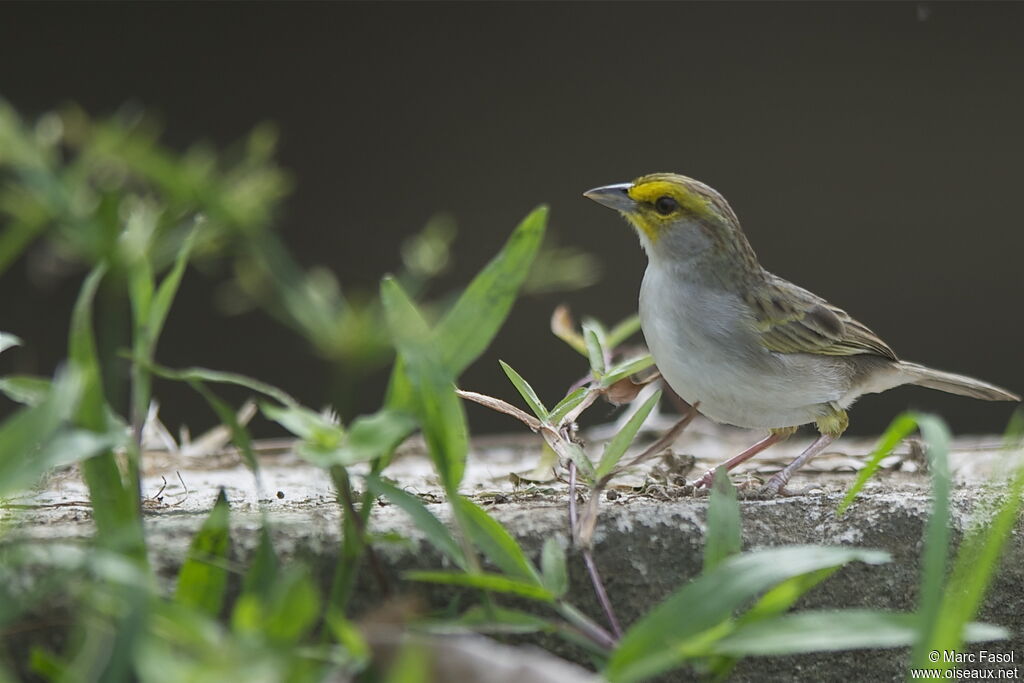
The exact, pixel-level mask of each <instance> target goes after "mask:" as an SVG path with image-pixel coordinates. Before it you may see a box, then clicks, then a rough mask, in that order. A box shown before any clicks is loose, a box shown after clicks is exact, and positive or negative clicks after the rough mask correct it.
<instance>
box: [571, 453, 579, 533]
mask: <svg viewBox="0 0 1024 683" xmlns="http://www.w3.org/2000/svg"><path fill="white" fill-rule="evenodd" d="M576 522H577V517H576V463H575V462H573V461H572V460H570V461H569V531H571V532H572V541H573V543H576V542H577V540H578V539H577V538H576Z"/></svg>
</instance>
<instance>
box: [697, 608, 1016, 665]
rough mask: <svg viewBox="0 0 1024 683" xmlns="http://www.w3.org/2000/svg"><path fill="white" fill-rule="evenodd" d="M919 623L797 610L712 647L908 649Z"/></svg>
mask: <svg viewBox="0 0 1024 683" xmlns="http://www.w3.org/2000/svg"><path fill="white" fill-rule="evenodd" d="M918 621H919V620H918V617H917V615H914V614H906V613H894V612H884V611H877V610H868V609H846V610H821V611H805V612H797V613H795V614H786V615H782V616H778V617H775V618H772V619H766V620H763V621H758V622H755V623H752V624H749V625H744V626H740V627H739V628H737V629H736V630H735V631H733V632H732V633H731V634H729V635H727V636H725V637H724V638H722V639H721V640H718V641H717V642H715V643H714V644H713V645H712V646H711V651H712V652H715V653H718V654H727V655H731V656H736V657H745V656H750V655H754V656H768V655H792V654H801V653H805V652H833V651H837V650H863V649H867V648H891V647H907V646H909V645H912V644H913V643H914V641H915V639H916V636H917V630H918ZM1008 637H1009V632H1008V631H1007V630H1006V629H1003V628H1000V627H998V626H990V625H988V624H970V625H969V628H968V639H969V640H971V641H974V642H977V641H985V640H998V639H1003V638H1008ZM931 666H932V667H934V666H935V665H934V664H932V665H931Z"/></svg>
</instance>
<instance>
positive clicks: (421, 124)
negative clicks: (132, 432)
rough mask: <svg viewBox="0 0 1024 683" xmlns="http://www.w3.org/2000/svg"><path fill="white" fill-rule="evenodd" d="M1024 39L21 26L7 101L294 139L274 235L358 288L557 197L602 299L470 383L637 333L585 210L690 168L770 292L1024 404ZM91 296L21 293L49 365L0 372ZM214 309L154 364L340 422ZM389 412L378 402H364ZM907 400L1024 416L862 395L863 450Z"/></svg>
mask: <svg viewBox="0 0 1024 683" xmlns="http://www.w3.org/2000/svg"><path fill="white" fill-rule="evenodd" d="M1022 35H1024V5H1021V4H1008V3H1001V4H980V3H974V4H953V3H935V4H928V5H922V4H914V3H884V4H883V3H870V4H835V3H829V4H811V3H794V4H774V3H756V4H742V3H722V4H683V3H678V4H667V3H652V4H647V3H640V2H631V3H599V4H598V3H562V4H543V3H521V4H502V3H458V4H439V3H426V2H424V3H414V4H404V3H380V4H355V3H346V4H324V3H317V4H298V3H289V4H270V3H260V4H245V3H230V4H207V3H187V4H175V5H164V4H154V3H138V4H131V5H122V4H110V3H103V4H84V3H79V4H71V5H65V4H54V3H38V4H20V3H19V4H15V3H3V4H2V5H0V95H2V96H3V97H5V98H6V99H8V100H9V101H10V102H11V103H12V104H13V105H14V106H15V107H16V108H17V109H18V110H19V111H20V112H21V113H22V114H23V115H25V116H30V117H31V116H34V115H36V114H38V113H41V112H43V111H47V110H50V109H52V108H54V107H56V106H58V105H60V104H62V103H64V102H68V101H73V102H77V103H79V104H80V105H82V106H83V107H84V108H85V109H86V110H88V111H89V112H91V113H93V114H97V115H99V114H104V113H110V112H112V111H114V110H115V109H116V108H117V107H118V106H119V105H121V104H123V103H124V102H126V101H129V100H131V101H134V102H138V103H140V104H142V105H144V106H146V107H147V108H151V109H152V110H154V111H156V112H157V113H159V115H160V117H161V118H162V120H163V121H164V122H165V130H166V133H165V139H166V140H167V141H168V142H170V143H171V144H173V145H176V146H181V147H184V146H185V145H187V144H189V143H191V142H194V141H196V140H200V139H205V140H210V141H213V142H215V143H216V144H218V145H222V144H227V143H230V142H232V141H235V140H238V139H240V138H242V137H243V136H244V135H245V134H246V133H247V132H248V131H249V130H250V129H251V128H252V127H253V126H254V125H255V124H257V123H260V122H262V121H267V120H270V121H273V122H276V123H277V124H279V126H280V129H281V131H282V145H281V148H280V154H279V158H280V160H281V163H282V164H283V165H284V166H285V167H287V168H288V169H290V171H291V172H292V174H293V177H294V179H295V181H296V190H295V192H294V193H293V194H292V196H291V198H290V199H289V201H288V202H287V204H286V207H285V213H284V215H283V216H282V218H281V221H280V229H281V231H282V234H283V236H284V238H285V240H286V241H287V243H288V244H289V245H290V246H291V247H292V248H293V249H294V251H295V252H296V253H297V255H298V257H299V258H300V260H301V261H302V262H303V263H305V264H307V265H313V264H318V263H319V264H323V265H326V266H328V267H330V268H332V269H333V270H334V271H335V272H337V273H338V275H339V278H340V279H341V281H342V284H343V285H344V286H346V287H349V288H353V287H365V288H367V289H373V288H375V287H376V283H377V281H378V279H379V277H380V275H381V274H383V273H384V272H387V271H388V270H390V269H393V268H395V267H396V265H397V254H398V244H399V242H400V241H401V239H402V238H403V237H404V236H405V235H408V234H410V233H411V232H414V231H415V230H417V229H419V228H420V227H421V226H422V225H423V223H424V222H425V221H426V220H427V219H428V218H429V217H430V216H431V215H433V214H434V213H435V212H438V211H449V212H451V213H452V214H454V215H455V217H456V218H457V220H458V222H459V226H460V230H459V237H458V240H457V242H456V245H455V257H456V259H457V265H456V267H455V269H454V270H453V271H452V272H451V273H450V274H449V275H448V276H446V278H445V280H444V282H443V283H442V284H443V285H445V284H446V285H448V286H455V285H457V284H459V283H462V282H464V281H465V280H466V279H467V278H468V277H469V276H470V275H471V274H472V273H473V272H474V271H475V270H476V269H477V268H478V267H479V266H480V265H481V264H482V263H483V262H484V260H486V259H487V258H489V257H490V256H491V255H492V254H493V253H494V252H495V251H496V249H497V248H498V246H499V244H500V243H501V242H502V241H503V240H504V238H505V237H506V235H507V234H508V232H509V231H510V230H511V228H512V227H513V226H514V224H515V223H516V222H517V221H518V220H519V219H520V218H521V217H522V216H523V215H525V213H526V212H527V211H528V210H529V209H530V208H532V207H533V206H534V205H536V204H537V203H539V202H548V203H550V205H551V207H552V227H553V229H554V230H555V231H556V232H557V234H558V235H559V237H560V240H561V242H563V243H567V244H572V245H576V246H580V247H583V248H585V249H587V250H589V251H591V252H593V253H594V254H596V255H598V256H599V257H600V258H601V260H602V261H603V263H604V272H605V275H604V277H603V279H602V280H601V281H600V282H599V283H598V284H597V285H595V286H593V287H591V288H589V289H587V290H584V291H580V292H573V293H568V294H565V295H560V296H548V297H537V298H529V299H525V300H523V301H521V302H520V303H519V304H518V305H517V307H516V309H515V311H514V313H513V315H512V317H511V319H510V320H509V322H508V324H507V325H506V327H505V329H504V330H503V331H502V333H501V335H500V336H499V338H498V340H497V341H496V343H495V344H494V346H493V347H492V349H491V350H490V351H489V352H488V354H486V356H485V357H484V358H482V359H481V360H480V361H479V362H478V363H477V364H476V365H475V366H474V367H473V368H471V369H470V371H469V372H467V373H466V375H465V376H464V378H463V385H464V386H466V387H467V388H473V389H477V390H481V391H486V392H493V393H496V394H498V395H500V396H504V397H511V396H513V395H514V393H513V390H512V389H511V387H510V385H508V383H507V381H506V380H505V378H504V376H503V375H502V374H501V372H500V370H499V369H498V367H497V363H496V359H497V358H499V357H501V358H503V359H505V360H507V361H508V362H510V363H511V364H512V365H513V366H515V367H516V368H517V369H519V370H520V372H522V374H523V375H524V376H526V377H527V378H528V379H530V380H531V381H533V382H534V384H535V385H536V386H537V388H538V390H539V391H540V393H541V395H542V396H544V397H555V395H556V394H559V392H560V391H562V390H563V389H564V388H565V386H567V385H568V384H569V383H570V382H571V381H573V380H575V379H576V378H577V375H578V374H579V372H580V371H582V365H581V364H580V363H579V361H578V360H577V358H576V357H575V354H574V353H573V352H572V351H570V350H568V349H567V348H566V347H564V346H563V345H562V344H561V343H560V342H557V341H556V340H554V338H553V337H551V336H550V334H549V333H548V332H547V320H548V316H549V314H550V311H551V309H552V308H553V306H554V305H555V304H556V303H558V302H559V301H563V300H564V301H566V302H568V303H570V304H571V306H572V307H573V309H574V310H575V311H576V312H579V313H589V314H593V315H596V316H598V317H600V318H602V319H604V320H606V321H612V320H617V319H619V318H621V317H623V316H625V315H627V314H629V313H631V312H632V311H634V310H635V306H636V294H637V289H638V286H639V282H640V278H641V275H642V272H643V267H644V258H643V255H642V253H641V251H640V250H639V248H638V246H637V240H636V237H635V236H634V235H632V234H631V233H630V231H629V229H628V228H627V227H626V226H625V225H624V224H623V223H622V222H621V221H620V220H619V219H618V218H617V217H616V216H615V215H614V214H612V213H611V212H609V211H607V210H606V209H601V208H599V207H597V206H595V205H593V204H591V203H590V202H587V201H586V200H584V199H582V198H581V197H580V192H581V191H583V190H585V189H587V188H589V187H592V186H594V185H598V184H604V183H609V182H616V181H624V180H629V179H631V178H633V177H635V176H637V175H640V174H643V173H646V172H651V171H661V170H673V171H678V172H681V173H685V174H687V175H691V176H694V177H696V178H699V179H701V180H703V181H705V182H707V183H709V184H710V185H712V186H713V187H715V188H717V189H719V190H720V191H721V192H723V194H725V196H726V197H728V198H729V200H730V201H731V203H732V205H733V207H734V208H735V209H736V211H737V213H738V214H739V216H740V218H741V220H742V221H743V223H744V226H745V228H746V230H747V233H748V235H749V236H750V239H751V242H752V243H753V245H754V247H755V249H756V250H757V251H758V253H759V255H760V256H761V259H762V261H763V263H764V264H765V265H766V266H767V267H768V268H769V269H771V270H773V271H775V272H777V273H779V274H781V275H783V276H784V277H787V278H789V279H791V280H794V281H795V282H797V283H798V284H801V285H803V286H805V287H808V288H809V289H811V290H813V291H815V292H817V293H819V294H821V295H822V296H825V297H826V298H828V299H830V300H831V301H833V302H834V303H836V304H838V305H840V306H843V307H844V308H846V309H847V310H849V311H850V312H851V313H852V314H853V315H855V316H856V317H858V318H860V319H861V320H863V321H864V322H866V323H867V324H868V325H870V326H871V327H872V328H874V329H875V331H876V332H878V333H879V334H880V335H882V336H883V337H884V338H885V339H886V340H887V341H888V342H889V343H890V344H891V345H892V346H893V348H894V349H895V350H896V351H897V353H899V354H900V355H901V356H903V357H905V358H908V359H912V360H915V361H919V362H923V363H927V364H930V365H934V366H936V367H939V368H943V369H949V370H956V371H960V372H964V373H969V374H973V375H976V376H979V377H982V378H985V379H988V380H991V381H993V382H997V383H1000V384H1003V385H1005V386H1007V387H1009V388H1011V389H1015V390H1016V391H1018V392H1020V391H1022V390H1024V365H1022V363H1021V361H1020V353H1021V348H1022V341H1024V322H1022V316H1021V309H1022V306H1021V299H1022V297H1021V291H1022V287H1021V279H1020V277H1019V271H1020V256H1021V247H1022V246H1024V236H1022V227H1024V220H1022V218H1021V208H1020V203H1019V200H1020V197H1021V195H1022V189H1021V188H1022V179H1024V173H1022V171H1021V160H1022V159H1024V135H1022V132H1021V125H1022V121H1024V89H1022V83H1024V39H1022V38H1021V36H1022ZM76 286H77V282H69V283H67V286H62V287H58V288H56V289H50V290H39V289H34V288H32V287H30V286H29V285H28V284H27V283H26V280H25V273H24V269H23V268H14V269H12V270H11V271H9V272H8V273H6V274H5V275H4V276H3V278H0V329H4V330H7V331H11V332H14V333H16V334H18V335H20V336H21V337H23V338H24V339H25V340H26V342H27V343H28V345H29V348H28V349H22V350H18V351H12V352H9V353H7V354H5V355H4V357H3V359H2V365H0V374H2V372H6V371H11V370H15V369H16V370H18V371H33V372H40V373H46V374H48V373H49V372H51V371H52V368H53V366H54V364H55V363H56V362H57V360H58V359H59V358H60V357H61V356H62V353H63V343H64V335H65V334H66V321H67V319H68V312H69V310H70V305H71V301H72V296H73V293H74V290H75V287H76ZM210 287H211V283H210V282H209V281H207V280H205V279H204V276H202V275H199V274H195V273H193V274H192V275H190V277H189V278H187V279H186V283H185V287H184V289H183V292H182V298H181V299H180V300H179V302H178V303H177V304H176V308H175V310H174V311H173V312H172V316H171V319H170V321H169V326H168V329H167V332H166V334H165V337H164V341H163V343H162V345H161V348H160V352H159V358H160V359H161V360H162V361H163V362H165V363H167V364H170V365H186V364H200V365H206V366H209V367H215V368H221V369H230V370H236V371H240V372H245V373H249V374H253V375H256V376H259V377H261V378H263V379H265V380H267V381H269V382H272V383H275V384H278V385H280V386H282V387H283V388H285V389H287V390H289V391H291V392H293V393H294V394H296V395H297V396H299V397H300V398H302V399H304V400H305V401H308V402H310V403H312V404H314V405H316V404H317V402H319V401H322V400H323V399H324V391H325V387H324V380H323V376H324V372H323V365H322V364H321V363H320V361H318V360H317V359H316V358H315V357H314V356H313V355H312V354H311V353H310V352H309V349H308V348H307V346H306V345H305V343H304V342H302V341H301V340H300V339H299V338H298V337H297V336H295V335H294V334H292V333H290V332H288V331H287V330H285V329H283V328H281V327H280V326H278V325H276V324H275V323H273V322H271V321H270V320H269V319H268V318H267V317H266V316H264V315H262V314H260V313H252V314H247V315H244V316H241V317H236V318H223V317H221V316H220V314H219V313H218V312H217V311H216V310H215V307H214V305H213V303H212V302H211V297H210V296H209V292H210ZM443 288H444V287H442V288H441V289H443ZM382 376H383V375H382ZM157 390H158V394H162V395H163V396H164V404H165V408H164V414H165V416H166V417H168V418H169V421H170V422H171V423H172V424H173V423H175V422H176V421H179V420H186V421H189V422H190V423H192V424H193V428H194V429H195V428H196V427H197V426H204V423H206V424H208V423H209V422H210V421H211V420H210V418H209V416H208V414H207V412H206V410H205V408H204V407H203V406H201V405H199V404H198V402H197V401H196V399H195V398H194V395H191V394H188V393H187V392H181V391H178V390H176V389H172V388H167V387H166V385H160V386H158V388H157ZM380 393H381V387H380V386H376V385H374V386H367V387H366V393H365V396H364V400H363V406H364V407H365V408H367V409H370V408H372V407H374V406H375V404H376V402H377V401H378V400H379V396H380ZM908 406H910V407H917V408H922V409H927V410H931V411H938V412H941V413H942V414H943V415H944V416H945V417H947V419H950V420H951V422H952V424H953V427H954V429H956V430H957V431H976V432H981V431H996V430H1000V429H1001V428H1002V427H1003V426H1004V424H1005V421H1006V419H1007V417H1008V416H1009V413H1010V410H1011V407H1010V405H1009V404H989V403H983V402H977V401H971V400H969V399H961V398H956V397H947V396H945V395H943V394H940V393H937V392H929V391H927V390H924V389H917V388H905V389H899V390H896V391H893V392H890V393H888V394H886V395H884V396H879V397H868V398H866V399H864V400H863V402H862V404H861V405H859V406H858V408H857V410H855V411H854V413H853V423H852V430H853V431H855V432H861V433H865V432H870V431H875V430H878V429H880V428H882V427H883V426H884V425H885V424H886V423H887V422H888V420H889V419H891V418H892V417H893V416H894V415H895V414H896V413H897V412H899V411H900V410H902V409H904V408H906V407H908ZM469 413H470V415H471V417H472V419H473V421H474V424H475V426H476V427H477V428H478V429H481V430H484V429H514V428H515V425H514V424H513V423H512V422H510V421H508V420H506V419H503V418H501V417H500V416H490V415H487V414H486V412H485V411H484V410H483V409H477V408H470V409H469Z"/></svg>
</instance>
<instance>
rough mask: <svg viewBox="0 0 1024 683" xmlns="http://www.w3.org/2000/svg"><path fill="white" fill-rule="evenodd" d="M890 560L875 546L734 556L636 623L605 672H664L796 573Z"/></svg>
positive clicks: (625, 676) (628, 676) (640, 675)
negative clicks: (708, 634)
mask: <svg viewBox="0 0 1024 683" xmlns="http://www.w3.org/2000/svg"><path fill="white" fill-rule="evenodd" d="M889 559H890V558H889V555H888V553H885V552H881V551H877V550H864V549H860V548H841V547H826V546H787V547H782V548H770V549H767V550H760V551H755V552H749V553H744V554H742V555H736V556H733V557H730V558H729V559H727V560H725V561H724V562H722V563H721V564H720V565H719V566H718V567H717V568H715V569H714V570H713V571H710V572H707V573H705V574H702V575H701V576H699V577H697V578H696V579H694V580H693V581H691V582H689V583H687V584H686V585H685V586H683V587H682V588H681V589H679V590H678V591H676V592H675V593H673V594H672V595H671V596H670V597H669V598H668V599H667V600H665V601H664V602H662V603H661V604H660V605H658V606H657V607H655V608H654V609H653V610H651V611H650V612H649V613H648V614H647V615H646V616H645V617H643V618H641V619H640V620H639V621H638V622H636V623H635V624H634V625H633V626H632V627H631V628H630V629H629V631H627V632H626V634H625V636H624V637H623V638H622V640H621V641H620V643H619V646H618V647H617V648H616V650H615V652H613V653H612V656H611V658H610V659H609V661H608V666H607V668H606V670H605V672H604V673H605V676H606V677H607V678H608V679H609V680H610V681H612V682H613V683H622V682H625V681H638V680H642V679H645V678H649V677H652V676H654V675H656V674H658V673H661V672H663V671H666V670H667V669H669V668H671V667H673V666H675V665H677V664H679V663H680V662H682V661H684V660H685V659H686V658H687V657H689V656H690V655H691V653H690V652H688V648H689V647H692V646H693V645H695V644H697V643H698V641H700V638H701V636H702V634H704V633H705V632H706V631H708V630H709V629H711V628H714V627H718V626H719V625H721V624H722V623H723V622H724V621H726V620H727V619H729V618H730V616H731V615H732V613H733V611H734V610H736V609H737V608H739V607H740V606H742V605H743V604H745V603H746V602H748V601H749V600H750V599H751V598H753V597H754V596H756V595H758V594H759V593H763V592H764V591H766V590H768V589H769V588H771V587H772V586H774V585H776V584H778V583H780V582H782V581H785V580H787V579H790V578H792V577H794V576H799V575H801V574H806V573H808V572H814V571H818V570H821V569H825V568H827V567H835V566H839V565H843V564H846V563H848V562H853V561H860V562H866V563H868V564H879V563H882V562H887V561H889ZM723 635H724V633H723ZM701 642H704V645H702V647H706V641H701Z"/></svg>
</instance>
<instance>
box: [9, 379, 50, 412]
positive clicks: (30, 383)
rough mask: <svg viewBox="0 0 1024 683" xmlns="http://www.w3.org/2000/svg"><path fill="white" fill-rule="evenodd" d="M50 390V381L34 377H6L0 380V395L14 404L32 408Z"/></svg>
mask: <svg viewBox="0 0 1024 683" xmlns="http://www.w3.org/2000/svg"><path fill="white" fill-rule="evenodd" d="M49 390H50V380H48V379H46V378H45V377H35V376H34V375H8V376H7V377H3V378H0V394H3V395H4V396H6V397H7V398H9V399H11V400H12V401H14V402H15V403H21V404H23V405H27V406H34V405H36V404H37V403H39V402H40V401H42V400H43V399H44V398H46V394H47V392H48V391H49Z"/></svg>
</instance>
